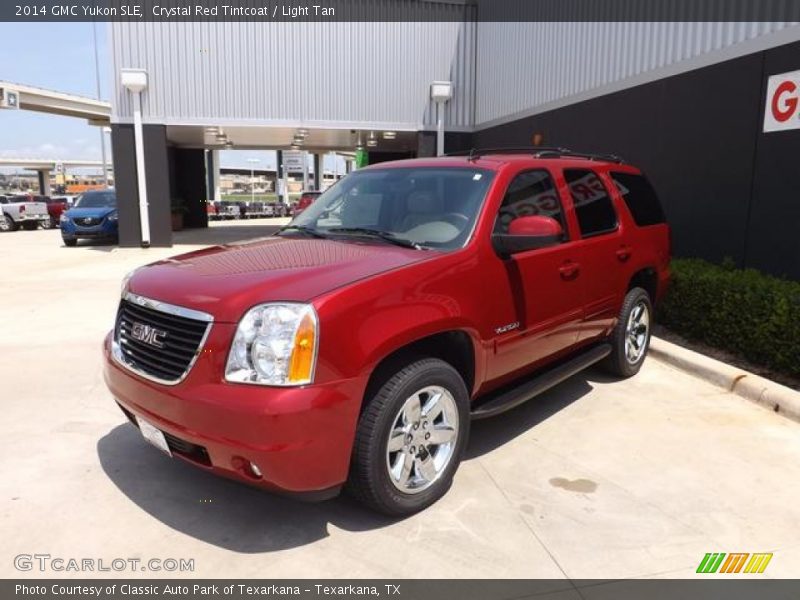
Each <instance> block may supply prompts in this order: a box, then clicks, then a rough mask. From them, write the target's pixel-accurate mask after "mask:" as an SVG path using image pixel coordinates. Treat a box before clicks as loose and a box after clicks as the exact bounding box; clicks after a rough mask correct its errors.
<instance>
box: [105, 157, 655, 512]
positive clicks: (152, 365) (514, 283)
mask: <svg viewBox="0 0 800 600" xmlns="http://www.w3.org/2000/svg"><path fill="white" fill-rule="evenodd" d="M669 259H670V250H669V229H668V226H667V224H666V223H665V219H664V214H663V212H662V210H661V207H660V205H659V202H658V199H657V198H656V195H655V193H654V191H653V188H652V187H651V186H650V184H649V183H648V181H647V179H645V177H644V176H643V175H642V174H641V172H640V171H639V170H638V169H636V168H635V167H633V166H630V165H628V164H625V163H624V162H622V161H621V160H618V159H616V158H614V157H598V156H589V155H580V154H575V153H570V152H568V151H565V150H560V149H559V150H543V149H541V148H539V149H533V150H528V151H527V152H525V153H511V152H505V153H502V152H501V153H487V154H480V153H478V152H472V153H471V154H470V155H469V156H462V157H442V158H434V159H415V160H405V161H398V162H393V163H382V164H379V165H375V166H372V167H369V168H365V169H362V170H359V171H356V172H354V173H352V174H350V175H349V176H347V177H346V178H345V179H343V180H342V181H341V182H340V183H339V184H338V185H336V186H334V187H333V188H331V189H330V190H328V191H327V192H325V193H324V194H323V195H322V196H320V197H319V198H318V199H317V201H316V202H314V203H313V204H312V205H311V206H310V207H309V208H308V209H307V210H305V211H304V212H303V213H302V215H300V216H298V217H297V218H295V219H294V220H293V221H292V222H291V223H290V224H289V225H287V226H286V227H284V228H283V229H282V230H281V231H280V232H279V233H278V234H277V235H276V236H275V237H272V238H269V239H267V240H260V241H254V242H252V243H250V244H245V245H233V246H226V247H220V246H214V247H211V248H207V249H204V250H199V251H196V252H191V253H189V254H184V255H182V256H179V257H177V258H171V259H169V260H163V261H160V262H156V263H153V264H151V265H148V266H146V267H143V268H140V269H138V270H136V271H135V272H134V273H133V274H132V275H130V276H129V277H128V278H127V279H126V281H125V282H124V285H123V292H122V299H121V301H120V305H119V311H118V314H117V320H116V326H115V328H114V330H113V331H112V332H110V333H109V334H108V337H107V339H106V340H105V346H104V347H105V379H106V382H107V384H108V387H109V389H110V390H111V393H112V394H113V395H114V397H115V398H116V400H117V402H118V403H119V405H120V406H121V408H122V410H123V411H124V412H125V414H126V415H127V417H128V418H129V419H130V421H131V422H132V423H133V424H134V425H136V426H138V427H139V429H140V430H141V433H142V434H143V435H144V437H145V438H146V439H147V440H148V441H150V442H152V443H153V444H155V445H156V446H157V447H159V448H160V449H161V450H162V451H164V452H165V453H166V454H168V455H171V456H178V457H180V458H182V459H185V460H188V461H190V462H192V463H194V464H196V465H199V466H200V467H202V468H205V469H207V470H209V471H213V472H215V473H218V474H221V475H225V476H227V477H232V478H235V479H238V480H243V481H246V482H249V483H252V484H255V485H259V486H262V487H264V488H268V489H272V490H277V491H282V492H291V493H301V494H306V495H311V496H314V497H316V498H326V497H330V496H331V495H334V494H336V493H338V491H339V490H340V488H342V487H343V486H346V487H347V488H348V489H349V490H350V492H352V493H353V494H354V495H355V496H356V497H357V498H359V499H360V500H362V501H363V502H364V503H366V504H367V505H369V506H370V507H372V508H374V509H376V510H378V511H381V512H384V513H387V514H393V515H402V514H408V513H412V512H414V511H418V510H420V509H422V508H424V507H426V506H428V505H430V504H431V503H433V502H434V501H436V500H437V499H438V498H439V497H441V496H442V495H443V494H444V493H445V492H446V491H447V489H448V488H449V486H450V484H451V481H452V478H453V475H454V473H455V471H456V469H457V467H458V465H459V462H460V460H461V456H462V454H463V451H464V448H465V446H466V444H467V439H468V435H469V428H470V421H471V420H472V419H477V418H483V417H489V416H492V415H496V414H498V413H501V412H503V411H506V410H509V409H512V408H514V407H515V406H517V405H519V404H520V403H522V402H524V401H526V400H528V399H530V398H531V397H533V396H535V395H536V394H538V393H540V392H542V391H543V390H545V389H547V388H549V387H552V386H553V385H556V384H557V383H559V382H560V381H562V380H564V379H565V378H567V377H569V376H570V375H572V374H574V373H576V372H578V371H579V370H581V369H584V368H585V367H588V366H589V365H592V364H594V363H598V362H601V361H602V362H603V363H604V364H605V366H606V368H607V369H608V370H610V371H611V372H612V373H613V374H615V375H617V376H619V377H629V376H631V375H634V374H635V373H636V372H637V371H638V370H639V368H640V367H641V365H642V362H643V360H644V358H645V355H646V353H647V349H648V343H649V339H650V328H651V323H652V311H653V305H654V304H655V303H656V302H657V301H658V300H659V298H660V297H661V296H662V295H663V294H664V291H665V289H666V286H667V281H668V264H669Z"/></svg>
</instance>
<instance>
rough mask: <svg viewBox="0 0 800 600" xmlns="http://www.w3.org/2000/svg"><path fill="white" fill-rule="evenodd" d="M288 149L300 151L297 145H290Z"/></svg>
mask: <svg viewBox="0 0 800 600" xmlns="http://www.w3.org/2000/svg"><path fill="white" fill-rule="evenodd" d="M289 147H290V148H291V149H292V150H299V149H300V146H298V145H297V144H292V145H291V146H289Z"/></svg>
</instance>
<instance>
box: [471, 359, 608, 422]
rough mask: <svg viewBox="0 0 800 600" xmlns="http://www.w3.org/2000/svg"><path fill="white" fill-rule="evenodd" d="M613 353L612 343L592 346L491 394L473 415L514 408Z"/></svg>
mask: <svg viewBox="0 0 800 600" xmlns="http://www.w3.org/2000/svg"><path fill="white" fill-rule="evenodd" d="M609 354H611V345H610V344H600V345H599V346H592V347H591V348H589V349H588V350H584V351H583V352H581V353H580V354H578V355H576V356H574V357H572V358H570V359H568V360H566V361H565V362H563V363H560V364H558V365H557V366H555V367H549V368H546V370H544V371H543V372H541V373H540V374H538V375H534V376H533V377H532V378H530V379H525V380H523V381H522V383H520V384H519V385H517V386H515V387H513V388H511V389H505V390H503V391H502V392H500V393H499V394H497V395H490V396H489V399H487V400H486V401H485V402H481V403H480V404H479V405H478V406H476V407H475V408H474V409H473V410H472V413H471V415H472V418H473V419H486V418H488V417H493V416H495V415H499V414H500V413H504V412H506V411H507V410H511V409H512V408H515V407H517V406H519V405H520V404H522V403H524V402H527V401H528V400H530V399H531V398H533V397H534V396H538V395H539V394H541V393H542V392H545V391H547V390H549V389H550V388H551V387H553V386H555V385H558V384H559V383H561V382H562V381H564V380H565V379H568V378H570V377H572V376H573V375H575V374H576V373H579V372H580V371H583V370H584V369H585V368H586V367H588V366H591V365H593V364H594V363H596V362H598V361H601V360H603V359H604V358H605V357H606V356H608V355H609Z"/></svg>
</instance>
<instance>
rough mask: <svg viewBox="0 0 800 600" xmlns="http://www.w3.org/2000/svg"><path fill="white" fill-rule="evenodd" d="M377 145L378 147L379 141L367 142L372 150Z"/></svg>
mask: <svg viewBox="0 0 800 600" xmlns="http://www.w3.org/2000/svg"><path fill="white" fill-rule="evenodd" d="M377 145H378V140H367V146H369V147H370V148H374V147H375V146H377Z"/></svg>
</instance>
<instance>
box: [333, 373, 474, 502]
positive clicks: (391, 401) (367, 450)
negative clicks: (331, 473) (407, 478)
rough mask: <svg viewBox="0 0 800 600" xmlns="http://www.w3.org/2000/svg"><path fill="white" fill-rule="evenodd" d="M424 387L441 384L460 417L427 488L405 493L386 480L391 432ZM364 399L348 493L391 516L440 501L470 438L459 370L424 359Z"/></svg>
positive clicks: (462, 382) (465, 402) (467, 408)
mask: <svg viewBox="0 0 800 600" xmlns="http://www.w3.org/2000/svg"><path fill="white" fill-rule="evenodd" d="M428 386H438V387H441V388H444V389H445V390H446V391H448V392H449V393H450V395H451V396H452V399H453V400H454V401H455V408H456V413H457V415H458V427H457V428H456V434H455V436H454V437H455V442H454V445H453V447H452V452H451V453H450V454H449V459H448V461H447V462H446V463H445V464H444V465H443V466H442V470H441V471H440V472H439V473H438V475H437V477H436V478H432V482H431V483H430V484H428V487H426V488H424V489H422V491H417V492H416V493H404V492H403V491H401V490H400V489H398V487H396V485H395V484H394V483H393V482H392V481H391V480H390V476H389V468H388V462H387V461H388V458H387V447H388V446H387V445H388V443H389V434H390V432H391V431H392V430H393V428H394V426H395V424H396V423H395V420H396V419H397V416H398V413H399V411H400V410H401V409H402V408H403V407H404V405H405V403H406V400H407V399H408V398H409V397H411V396H414V394H415V393H416V392H418V391H419V390H423V389H424V388H426V387H428ZM365 402H366V406H365V408H364V410H363V412H362V413H361V417H360V418H359V422H358V428H357V430H356V438H355V443H354V446H353V455H352V459H351V464H350V477H349V479H348V482H347V486H346V489H347V491H348V492H349V493H350V494H351V495H352V496H353V497H355V498H356V499H357V500H358V501H360V502H362V503H363V504H365V505H367V506H368V507H370V508H372V509H373V510H375V511H377V512H380V513H383V514H385V515H389V516H393V517H398V516H405V515H410V514H413V513H416V512H419V511H420V510H422V509H424V508H426V507H428V506H430V505H431V504H433V503H434V502H436V501H437V500H439V498H441V497H442V496H444V494H445V493H446V492H447V490H448V489H450V485H451V484H452V481H453V475H454V474H455V472H456V470H457V469H458V465H459V464H460V462H461V457H462V455H463V453H464V449H465V447H466V445H467V440H468V439H469V425H470V417H469V393H468V392H467V388H466V386H465V385H464V381H463V379H462V378H461V376H460V375H459V374H458V371H456V370H455V369H454V368H453V367H452V366H450V365H449V364H448V363H446V362H444V361H442V360H439V359H436V358H423V359H420V360H417V361H415V362H412V363H410V364H408V365H407V366H405V367H403V368H401V369H400V370H399V371H397V372H396V373H394V374H393V375H392V376H390V377H388V379H387V380H386V381H385V383H384V384H383V385H382V386H381V387H380V388H379V389H378V390H377V392H376V393H374V394H373V395H372V397H370V398H366V399H365ZM431 427H433V425H431ZM427 456H428V458H430V457H431V456H432V455H427Z"/></svg>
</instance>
